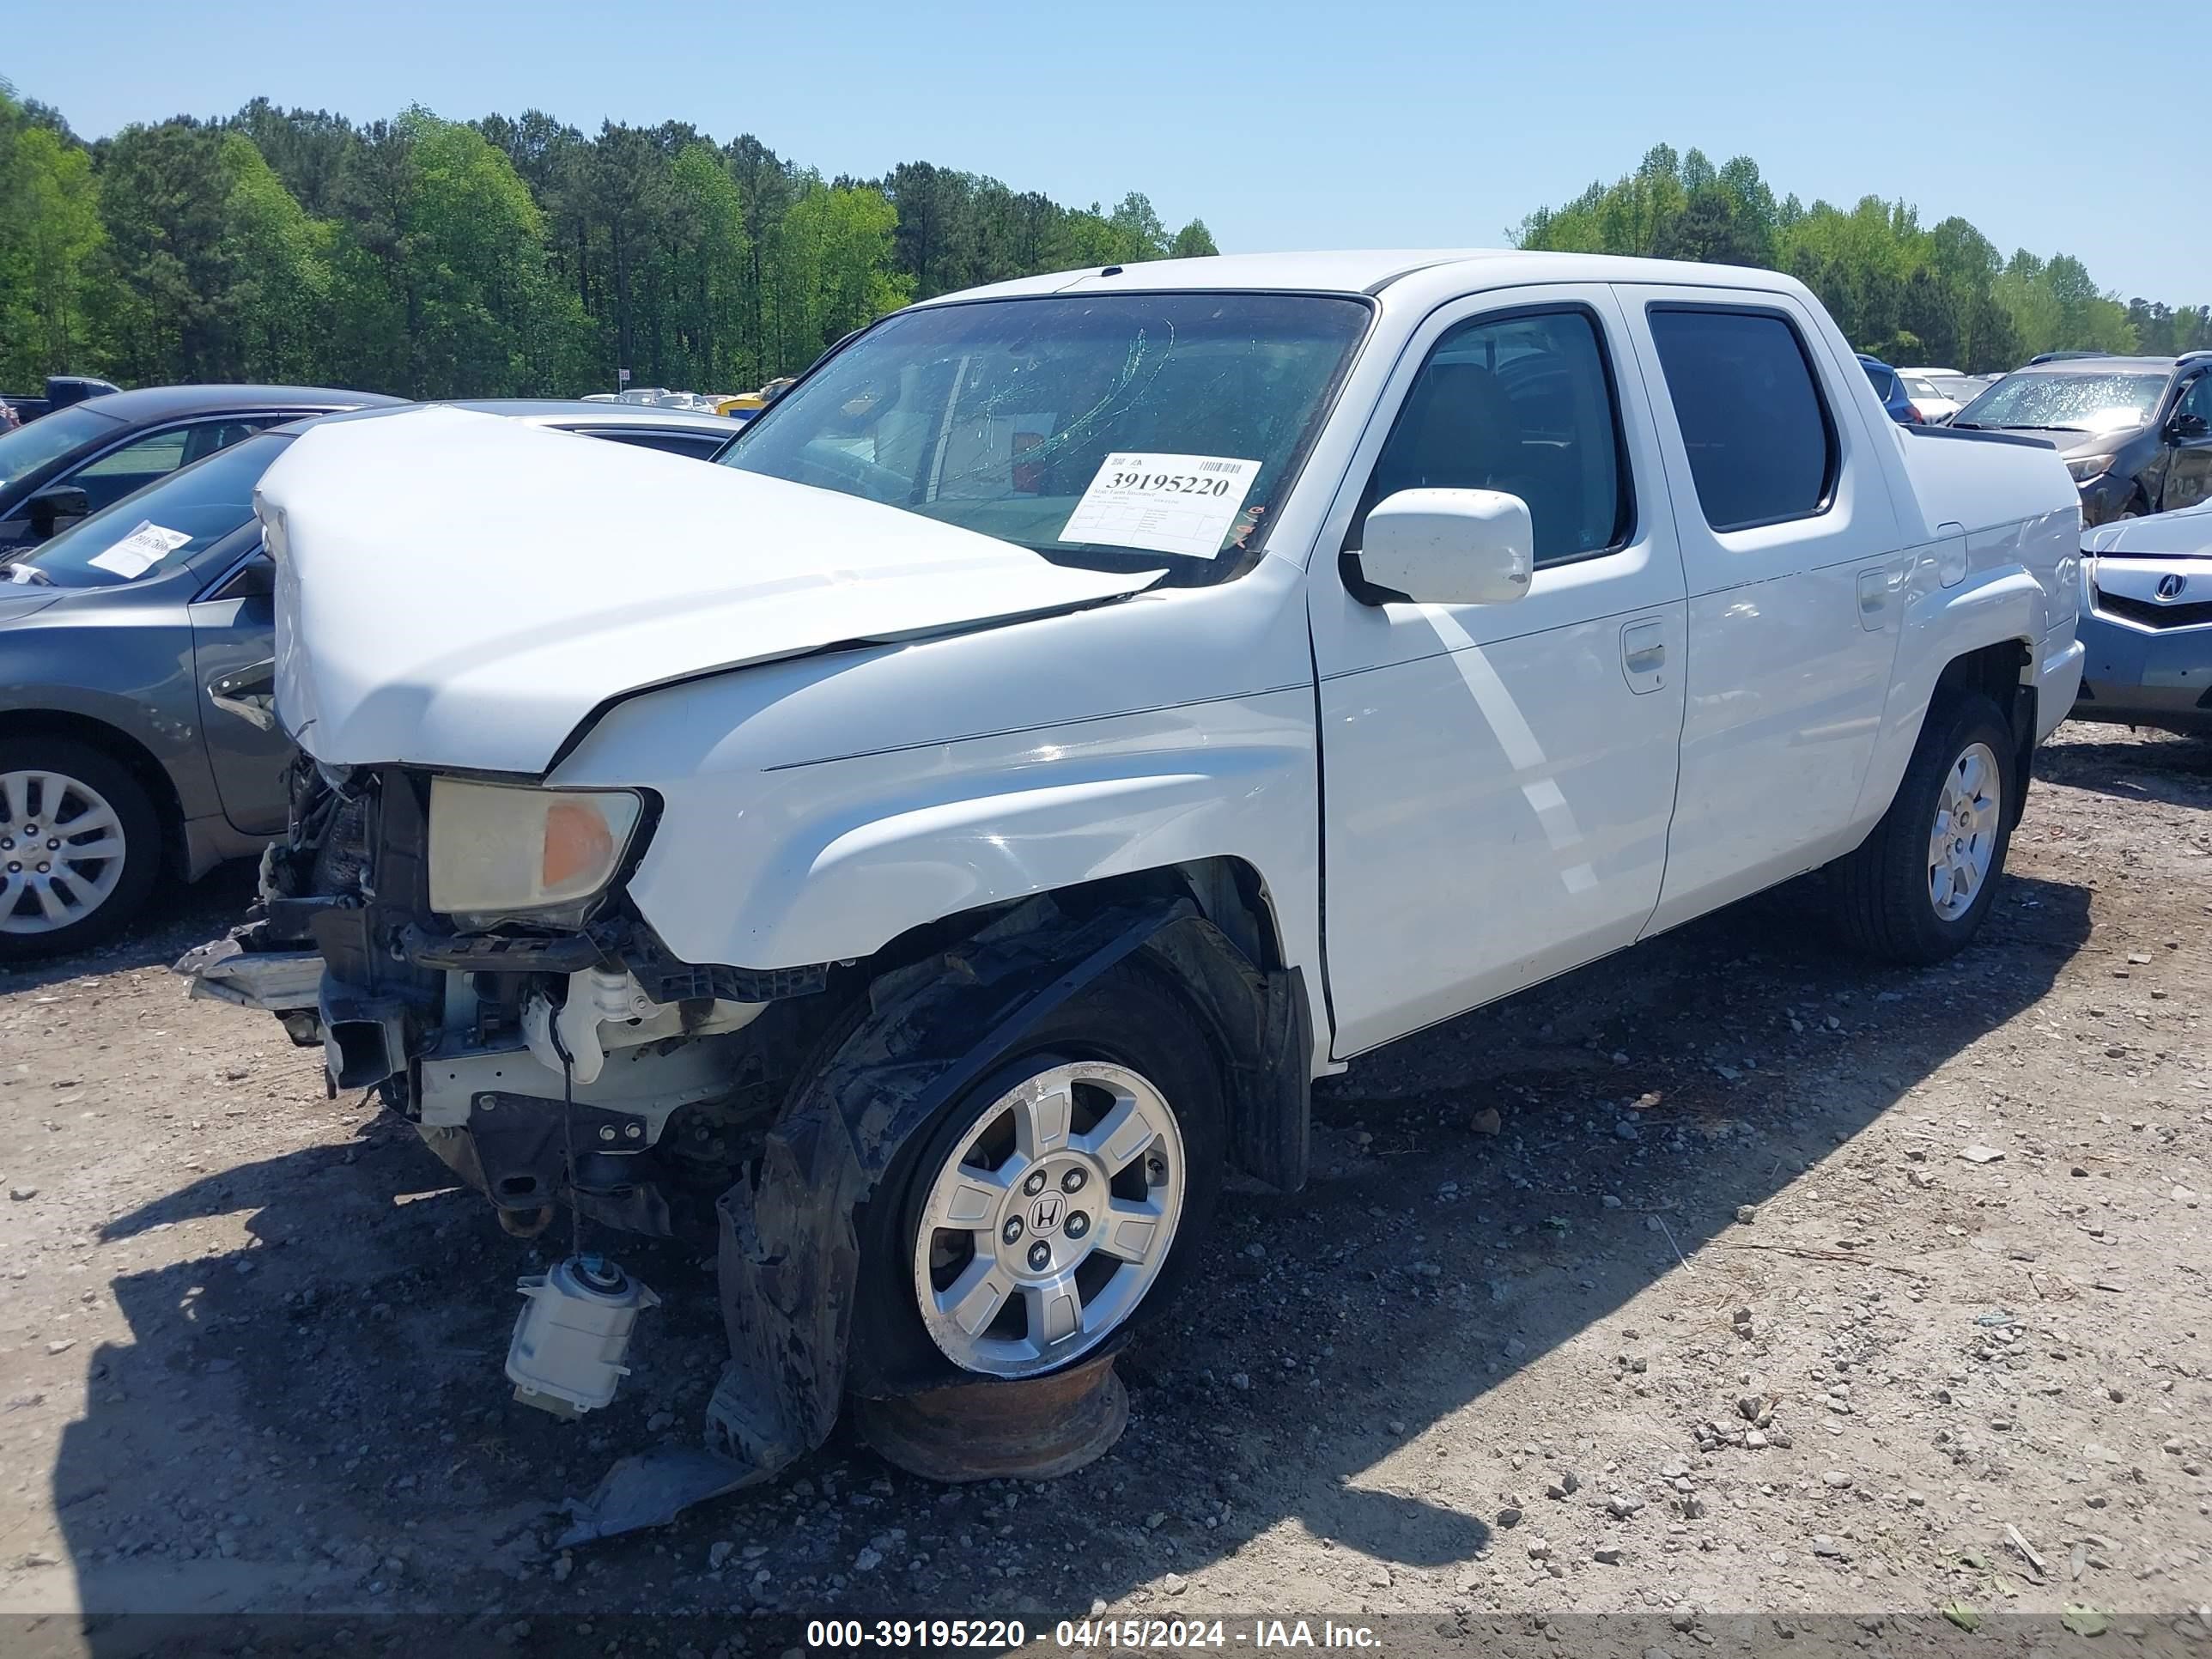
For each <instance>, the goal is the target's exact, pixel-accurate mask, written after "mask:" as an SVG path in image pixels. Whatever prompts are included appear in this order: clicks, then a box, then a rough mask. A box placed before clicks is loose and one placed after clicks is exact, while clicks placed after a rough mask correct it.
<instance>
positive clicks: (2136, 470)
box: [1951, 351, 2212, 525]
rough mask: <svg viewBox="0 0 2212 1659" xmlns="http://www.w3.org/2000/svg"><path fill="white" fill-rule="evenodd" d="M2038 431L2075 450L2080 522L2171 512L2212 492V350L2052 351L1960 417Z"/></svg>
mask: <svg viewBox="0 0 2212 1659" xmlns="http://www.w3.org/2000/svg"><path fill="white" fill-rule="evenodd" d="M1951 425H1952V426H1953V427H1954V428H1965V429H1967V430H1975V429H1980V430H1988V431H2000V432H2022V433H2033V434H2036V435H2039V436H2041V437H2043V438H2044V439H2045V441H2047V442H2050V443H2051V444H2053V445H2055V446H2056V447H2057V449H2058V452H2059V453H2060V454H2062V455H2063V456H2064V457H2065V458H2066V470H2067V471H2069V472H2071V473H2072V474H2073V475H2074V481H2075V484H2076V485H2077V486H2078V487H2079V488H2080V489H2081V521H2082V523H2084V524H2086V525H2101V524H2110V523H2112V522H2113V521H2114V520H2118V519H2139V518H2142V517H2144V516H2146V515H2147V514H2149V513H2170V512H2172V511H2173V509H2175V508H2176V507H2191V506H2194V505H2195V504H2196V503H2197V502H2198V501H2203V500H2205V499H2207V497H2208V496H2212V351H2192V352H2190V353H2189V354H2187V355H2186V356H2181V357H2099V356H2080V355H2076V354H2072V353H2063V352H2057V353H2050V354H2046V356H2045V358H2039V359H2038V360H2036V361H2035V362H2031V363H2030V364H2029V365H2028V366H2027V368H2021V369H2016V370H2015V371H2014V372H2013V373H2012V374H2008V375H2006V376H2005V377H2004V379H2003V380H2000V381H1998V382H1997V383H1996V385H1995V386H1991V387H1990V389H1989V390H1988V391H1987V392H1984V393H1982V395H1981V396H1980V397H1978V398H1975V399H1974V401H1973V402H1972V403H1971V404H1967V405H1966V408H1964V409H1962V410H1960V411H1959V413H1958V414H1957V415H1955V416H1953V417H1952V419H1951Z"/></svg>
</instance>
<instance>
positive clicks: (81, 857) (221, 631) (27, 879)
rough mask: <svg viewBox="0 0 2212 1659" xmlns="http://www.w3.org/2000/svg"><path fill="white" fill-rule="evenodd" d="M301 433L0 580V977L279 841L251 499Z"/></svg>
mask: <svg viewBox="0 0 2212 1659" xmlns="http://www.w3.org/2000/svg"><path fill="white" fill-rule="evenodd" d="M125 395H133V394H125ZM467 406H468V407H471V408H475V409H478V410H484V411H487V412H489V413H493V414H500V415H505V416H510V417H511V418H513V419H515V420H517V421H520V422H524V423H526V424H528V425H532V426H543V427H548V428H554V429H556V430H561V431H567V432H574V433H580V434H583V435H588V436H592V437H597V438H604V439H609V440H611V441H615V442H617V443H623V444H628V445H631V446H634V447H639V448H646V449H658V450H661V451H663V452H665V453H671V454H675V455H682V456H689V457H693V458H696V459H702V460H703V459H708V458H709V457H711V456H712V455H714V453H715V452H716V451H718V450H719V449H720V447H722V446H723V445H724V444H725V443H726V442H728V441H729V440H730V438H731V437H732V435H733V430H732V426H731V423H730V422H727V421H725V420H722V419H721V418H720V417H719V416H701V415H684V414H672V413H667V412H664V411H662V410H652V409H629V408H609V407H608V406H607V405H606V404H583V403H553V402H546V403H523V402H486V403H480V404H471V405H467ZM382 413H383V411H382V410H362V411H361V412H360V414H359V415H358V416H349V415H337V416H331V417H330V418H332V419H337V420H346V419H354V418H368V419H374V418H380V416H381V415H382ZM66 414H67V411H64V413H63V414H61V415H55V416H49V417H48V418H49V419H51V420H61V419H64V418H65V416H66ZM313 424H314V422H297V423H291V424H287V425H284V426H281V427H277V428H274V429H272V430H268V431H264V432H261V433H258V434H255V435H248V436H246V437H245V438H243V439H241V440H240V441H238V442H236V443H233V444H229V445H227V446H225V447H223V448H222V449H221V450H220V451H219V453H216V454H214V455H212V456H210V457H208V458H207V459H204V460H201V461H199V462H197V464H195V465H189V466H184V467H180V468H179V469H177V470H176V471H173V472H171V473H169V474H167V476H166V477H161V478H160V479H157V480H156V481H155V483H151V484H149V485H147V486H146V487H144V488H143V489H139V490H138V491H137V493H136V494H134V495H130V496H127V497H125V499H124V500H122V501H117V502H114V503H112V504H111V505H110V506H108V507H106V508H104V509H103V510H101V511H100V512H98V513H94V514H93V515H92V516H91V517H89V518H87V519H85V520H83V521H82V522H81V523H79V524H76V525H75V526H71V527H70V528H68V529H65V530H63V531H61V532H58V534H56V535H55V536H53V537H52V538H50V539H48V540H47V541H46V543H45V544H43V545H41V546H40V547H38V548H36V549H33V550H29V551H27V552H23V553H21V554H18V555H17V556H16V557H15V562H13V563H12V564H6V565H0V960H5V959H7V958H9V957H21V956H26V955H31V954H34V953H43V952H46V951H59V950H67V949H74V948H76V946H79V945H84V944H87V943H89V942H91V941H92V940H94V939H98V938H100V937H102V936H104V935H106V934H107V933H112V931H113V930H114V929H116V928H117V927H121V926H123V925H124V924H125V922H126V921H129V920H130V918H131V915H132V914H133V913H134V912H136V911H137V908H139V906H140V905H142V904H143V902H145V901H146V899H147V897H148V896H149V895H150V894H151V893H152V892H153V891H154V890H155V888H156V887H157V886H158V885H159V884H160V883H161V880H162V879H164V878H165V877H167V878H182V879H185V880H187V881H189V880H195V879H197V878H198V877H200V876H201V875H203V874H204V873H205V872H207V871H208V870H209V869H210V868H212V867H213V866H215V865H216V863H218V862H220V861H221V860H223V859H226V858H233V857H238V856H242V855H245V854H252V853H253V852H256V851H258V849H259V848H260V847H261V845H262V843H263V842H264V841H265V840H266V839H267V837H268V836H270V835H272V834H275V833H276V832H278V831H280V830H282V829H283V827H284V823H285V817H286V799H285V789H284V773H285V770H286V768H287V766H288V765H289V762H290V757H291V745H290V744H289V742H288V741H287V740H286V739H285V738H284V737H283V735H282V734H281V733H280V732H277V731H276V729H275V726H274V725H273V723H272V722H271V720H270V717H269V714H268V712H267V696H266V690H267V687H266V682H267V678H268V675H269V671H270V661H271V658H272V656H273V653H274V645H273V623H272V619H271V617H270V580H269V562H268V560H267V558H266V556H264V554H263V552H262V550H261V527H260V526H259V524H258V522H257V521H256V520H254V517H253V490H254V486H255V485H257V484H258V483H260V481H261V475H262V474H263V472H264V471H267V469H268V467H269V465H270V462H271V461H273V460H275V459H276V457H277V456H279V455H281V454H282V453H283V452H284V450H285V449H286V447H289V445H290V444H291V443H292V442H293V441H295V438H296V437H297V436H298V435H299V434H300V433H301V432H302V431H304V430H306V429H307V427H308V426H311V425H313ZM33 429H35V428H27V430H33ZM392 482H393V483H394V485H395V487H399V486H401V485H402V484H403V483H404V481H399V480H394V481H392ZM11 579H12V580H11ZM423 599H424V602H425V603H426V604H429V603H435V602H436V596H435V595H434V594H425V595H424V596H423Z"/></svg>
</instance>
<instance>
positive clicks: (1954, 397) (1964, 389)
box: [1897, 368, 1988, 426]
mask: <svg viewBox="0 0 2212 1659" xmlns="http://www.w3.org/2000/svg"><path fill="white" fill-rule="evenodd" d="M1897 375H1898V378H1899V380H1902V381H1904V382H1905V396H1906V397H1908V398H1911V399H1912V406H1913V407H1914V408H1915V409H1917V410H1919V411H1920V418H1921V419H1922V420H1923V421H1927V422H1931V423H1933V424H1935V425H1937V426H1941V425H1942V424H1943V423H1944V422H1947V421H1948V420H1949V419H1950V418H1951V417H1952V416H1954V415H1956V414H1957V413H1958V412H1959V411H1960V410H1962V409H1964V408H1965V407H1966V405H1967V404H1970V403H1972V401H1973V400H1974V398H1975V396H1976V394H1977V393H1978V392H1980V391H1981V390H1982V388H1983V387H1984V386H1985V385H1987V384H1988V382H1986V381H1984V380H1975V379H1973V378H1972V377H1971V376H1969V375H1966V374H1960V372H1959V371H1958V370H1957V369H1955V368H1900V369H1899V370H1898V371H1897Z"/></svg>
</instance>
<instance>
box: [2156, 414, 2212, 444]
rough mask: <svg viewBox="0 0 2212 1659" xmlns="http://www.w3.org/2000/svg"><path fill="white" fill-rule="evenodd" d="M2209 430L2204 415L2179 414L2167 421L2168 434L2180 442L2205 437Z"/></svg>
mask: <svg viewBox="0 0 2212 1659" xmlns="http://www.w3.org/2000/svg"><path fill="white" fill-rule="evenodd" d="M2208 430H2212V428H2208V427H2207V426H2206V424H2205V422H2204V417H2203V416H2202V415H2177V416H2174V417H2173V418H2172V420H2170V421H2168V422H2166V436H2167V437H2169V438H2172V439H2174V440H2176V441H2180V442H2187V441H2189V440H2191V439H2192V438H2201V437H2203V435H2205V433H2206V432H2207V431H2208Z"/></svg>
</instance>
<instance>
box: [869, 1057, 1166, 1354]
mask: <svg viewBox="0 0 2212 1659" xmlns="http://www.w3.org/2000/svg"><path fill="white" fill-rule="evenodd" d="M1186 1176H1187V1171H1186V1170H1185V1168H1184V1162H1183V1143H1182V1129H1181V1127H1180V1126H1179V1124H1178V1123H1177V1121H1176V1115H1175V1111H1174V1109H1172V1108H1171V1107H1170V1105H1169V1104H1168V1102H1167V1100H1166V1098H1165V1097H1164V1096H1163V1095H1162V1094H1161V1093H1160V1091H1159V1090H1158V1089H1157V1088H1156V1087H1154V1086H1153V1085H1152V1084H1151V1083H1150V1082H1148V1081H1147V1080H1146V1079H1144V1078H1142V1077H1140V1076H1139V1075H1138V1074H1137V1073H1134V1072H1133V1071H1130V1070H1128V1069H1127V1067H1124V1066H1114V1065H1109V1064H1108V1063H1106V1062H1104V1061H1098V1060H1082V1061H1078V1062H1075V1063H1073V1064H1072V1065H1064V1066H1053V1067H1052V1068H1050V1069H1049V1070H1047V1071H1043V1072H1041V1073H1038V1074H1037V1075H1036V1076H1035V1077H1032V1078H1029V1079H1025V1080H1024V1081H1023V1082H1021V1083H1019V1084H1017V1085H1014V1086H1013V1087H1012V1088H1011V1089H1009V1090H1007V1091H1006V1092H1004V1093H1003V1094H1001V1095H1000V1096H999V1097H997V1098H996V1099H994V1101H992V1102H991V1103H990V1104H989V1105H987V1106H986V1107H985V1108H984V1109H983V1110H982V1111H981V1114H980V1115H977V1117H976V1118H975V1121H974V1122H973V1124H972V1125H971V1126H970V1127H969V1129H968V1130H967V1132H966V1133H963V1134H962V1135H961V1136H960V1138H959V1139H958V1141H957V1143H956V1149H955V1151H954V1152H952V1153H951V1156H950V1157H949V1158H947V1159H946V1160H945V1164H943V1165H942V1167H940V1168H939V1170H938V1171H937V1172H936V1174H935V1176H933V1178H932V1179H931V1182H930V1185H929V1188H928V1194H927V1198H926V1199H925V1200H924V1202H923V1205H922V1211H921V1225H920V1227H919V1229H918V1230H917V1233H916V1237H915V1241H914V1246H913V1249H914V1287H915V1299H916V1301H917V1302H918V1304H920V1307H921V1320H922V1324H923V1326H924V1328H926V1329H927V1331H928V1333H929V1337H930V1340H932V1341H933V1342H934V1343H935V1344H936V1345H937V1346H938V1348H939V1351H940V1352H943V1353H944V1355H945V1358H948V1359H950V1360H951V1362H952V1363H953V1364H956V1365H957V1366H959V1367H960V1368H961V1369H962V1370H969V1371H976V1372H981V1373H982V1374H983V1375H985V1376H1006V1377H1014V1376H1034V1375H1036V1373H1038V1372H1040V1371H1044V1370H1051V1369H1053V1368H1054V1367H1056V1366H1059V1365H1063V1364H1066V1363H1068V1362H1069V1361H1070V1360H1073V1359H1074V1358H1078V1357H1079V1356H1080V1355H1082V1354H1084V1353H1086V1352H1089V1351H1090V1350H1091V1349H1092V1348H1095V1347H1097V1346H1098V1344H1100V1343H1101V1342H1103V1341H1104V1340H1106V1338H1107V1337H1108V1336H1109V1335H1111V1334H1113V1332H1114V1331H1115V1329H1117V1328H1119V1327H1120V1326H1121V1324H1122V1323H1123V1322H1125V1321H1126V1320H1127V1318H1128V1317H1129V1316H1130V1314H1131V1313H1133V1311H1134V1310H1135V1309H1136V1307H1137V1304H1139V1302H1141V1301H1142V1300H1143V1299H1144V1296H1145V1293H1146V1291H1148V1290H1150V1289H1151V1288H1152V1283H1153V1281H1154V1280H1155V1279H1158V1277H1159V1274H1160V1269H1161V1268H1162V1267H1164V1266H1165V1265H1166V1262H1167V1259H1168V1255H1169V1252H1170V1249H1172V1248H1173V1247H1174V1243H1175V1233H1176V1222H1177V1221H1178V1220H1179V1219H1180V1218H1181V1216H1182V1206H1183V1194H1184V1190H1185V1185H1186Z"/></svg>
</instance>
